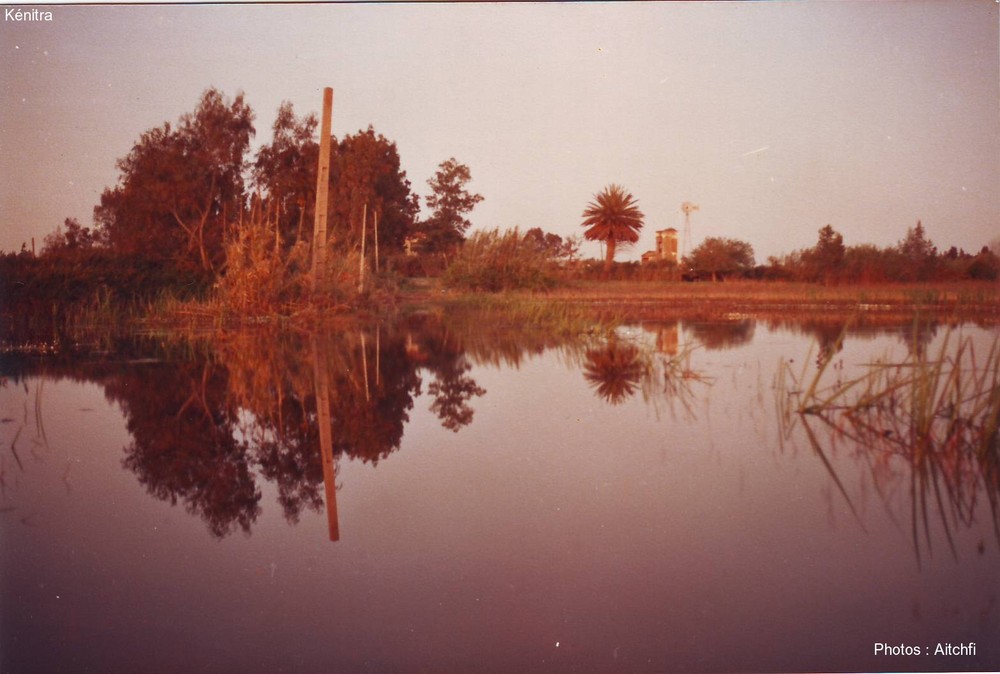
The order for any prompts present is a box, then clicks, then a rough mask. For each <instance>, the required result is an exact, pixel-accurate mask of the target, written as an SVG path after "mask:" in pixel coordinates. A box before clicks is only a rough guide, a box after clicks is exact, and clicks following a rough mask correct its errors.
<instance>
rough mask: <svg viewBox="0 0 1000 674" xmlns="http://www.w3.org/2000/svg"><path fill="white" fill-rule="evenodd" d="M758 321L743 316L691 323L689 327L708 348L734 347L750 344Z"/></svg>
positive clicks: (695, 336) (696, 337)
mask: <svg viewBox="0 0 1000 674" xmlns="http://www.w3.org/2000/svg"><path fill="white" fill-rule="evenodd" d="M756 323H757V322H756V321H755V320H753V319H751V318H743V319H737V320H727V321H712V322H696V323H689V324H688V326H687V327H688V328H689V329H690V330H691V334H692V335H693V336H694V338H695V339H696V340H698V341H699V342H700V343H701V345H702V346H704V347H705V348H706V349H708V350H710V351H712V350H718V349H733V348H736V347H738V346H743V345H745V344H749V343H750V341H751V340H753V333H754V328H755V326H756Z"/></svg>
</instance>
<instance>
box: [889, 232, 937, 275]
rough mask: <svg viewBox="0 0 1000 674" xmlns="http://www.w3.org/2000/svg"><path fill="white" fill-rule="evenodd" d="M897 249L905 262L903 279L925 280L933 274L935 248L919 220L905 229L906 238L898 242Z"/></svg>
mask: <svg viewBox="0 0 1000 674" xmlns="http://www.w3.org/2000/svg"><path fill="white" fill-rule="evenodd" d="M898 249H899V254H900V255H901V256H902V259H903V262H904V264H905V267H904V269H903V273H904V275H905V280H907V281H927V280H929V279H930V278H931V277H932V276H933V273H934V266H935V265H934V262H935V257H936V256H937V249H936V248H935V247H934V244H932V243H931V241H930V239H928V238H927V235H926V233H925V232H924V226H923V224H921V222H920V221H919V220H917V225H916V227H911V228H910V229H908V230H906V238H904V239H903V240H902V241H900V242H899V245H898Z"/></svg>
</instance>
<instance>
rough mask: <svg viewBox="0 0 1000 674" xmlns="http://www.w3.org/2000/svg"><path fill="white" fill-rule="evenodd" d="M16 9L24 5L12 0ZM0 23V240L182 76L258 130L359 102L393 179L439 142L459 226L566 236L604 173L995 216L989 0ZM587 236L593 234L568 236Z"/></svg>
mask: <svg viewBox="0 0 1000 674" xmlns="http://www.w3.org/2000/svg"><path fill="white" fill-rule="evenodd" d="M6 7H11V6H10V5H8V6H6ZM17 7H19V8H21V9H24V8H26V7H28V6H23V5H22V6H17ZM43 9H45V10H46V11H51V12H52V15H53V17H52V18H53V20H52V21H51V22H17V21H11V20H6V17H5V20H4V21H3V22H0V92H2V94H0V97H2V98H0V250H4V251H16V250H19V249H20V247H21V245H22V243H26V244H27V245H28V247H29V248H30V245H31V243H30V241H31V238H32V237H34V238H35V239H36V245H37V246H38V247H39V248H40V247H41V240H42V238H43V237H44V236H45V235H46V234H47V233H49V232H51V231H53V230H54V229H55V228H56V227H57V226H59V225H60V224H61V223H62V222H63V220H64V219H65V218H67V217H74V218H77V219H78V220H80V222H81V223H83V224H85V225H89V224H91V223H92V213H93V207H94V205H95V204H97V203H98V200H99V198H100V194H101V192H102V191H103V190H104V189H105V188H106V187H109V186H113V185H114V184H115V183H116V181H117V180H118V175H119V174H118V171H117V169H116V167H115V162H116V161H117V159H118V158H120V157H122V156H124V155H126V154H127V153H128V152H129V150H130V149H131V148H132V146H133V144H134V143H135V142H136V140H138V138H139V136H140V135H141V134H142V132H143V131H145V130H147V129H150V128H152V127H155V126H159V125H161V124H162V123H163V122H165V121H170V122H175V121H176V120H177V118H178V117H180V116H181V115H182V114H184V113H185V112H189V111H191V110H193V109H194V107H195V106H196V104H197V102H198V99H199V97H200V95H201V93H202V92H203V91H204V90H205V89H207V88H208V87H213V86H214V87H217V88H219V89H221V90H222V91H223V92H224V93H225V94H226V95H228V96H229V97H232V96H234V95H235V94H236V93H237V92H239V91H243V92H245V95H246V100H247V102H248V103H249V104H250V105H251V107H252V108H253V109H254V111H255V112H256V128H257V136H256V139H255V143H256V146H259V145H260V144H263V143H266V142H268V141H269V140H270V129H271V125H272V123H273V122H274V118H275V113H276V111H277V109H278V106H279V105H280V103H281V102H282V101H283V100H287V101H290V102H292V103H293V105H294V106H295V110H296V111H297V112H298V113H307V112H316V113H318V112H319V110H320V108H321V105H322V90H323V87H325V86H330V87H333V89H334V110H333V133H334V135H336V136H338V137H342V136H343V135H345V134H348V133H355V132H357V131H358V130H361V129H364V128H367V126H368V125H369V124H371V125H373V126H374V128H375V130H376V132H378V133H381V134H383V135H385V136H386V137H387V138H389V139H390V140H392V141H395V142H396V144H397V147H398V150H399V154H400V157H401V161H402V168H403V169H404V170H405V171H406V173H407V176H408V178H409V179H410V181H411V182H412V186H413V190H414V191H415V192H416V193H417V194H419V195H420V196H421V203H423V197H424V196H426V194H427V193H428V191H429V188H428V186H427V180H428V179H430V178H431V177H432V176H433V174H434V171H435V169H436V168H437V166H438V165H439V164H440V163H441V162H442V161H444V160H446V159H448V158H449V157H455V158H456V159H458V161H460V162H462V163H464V164H466V165H467V166H468V167H469V168H470V170H471V172H472V177H473V180H472V182H471V183H470V186H469V187H470V189H472V190H473V191H475V192H477V193H479V194H482V195H483V197H484V200H483V201H482V202H481V203H480V204H479V205H478V206H477V207H476V209H475V210H474V211H473V213H472V214H471V216H470V219H471V220H472V222H473V229H492V228H500V229H507V228H512V227H514V226H519V227H521V228H522V229H527V228H531V227H541V228H542V229H544V230H546V231H551V232H555V233H557V234H560V235H562V236H570V235H580V234H582V232H583V228H582V227H581V221H582V215H581V214H582V212H583V210H584V209H585V208H586V206H587V203H588V202H589V201H590V200H592V199H593V197H594V195H595V194H596V193H597V192H599V191H600V190H601V189H602V188H604V187H605V186H607V185H608V184H610V183H618V184H621V185H623V186H624V187H626V189H628V190H629V191H630V192H631V193H632V194H633V195H634V196H635V197H636V199H637V200H638V202H639V207H640V209H641V210H642V212H643V213H644V214H645V223H646V226H645V228H644V229H643V231H642V234H641V238H640V241H639V243H638V244H636V246H634V247H633V248H632V249H631V250H626V251H624V252H622V253H620V254H619V256H618V259H622V260H627V259H633V260H634V259H638V257H639V255H640V254H641V253H642V252H643V251H645V250H649V249H652V248H653V246H654V238H655V236H654V233H655V231H656V230H658V229H664V228H667V227H675V228H677V229H678V230H680V231H681V232H683V227H684V225H683V223H684V216H683V214H682V213H681V210H680V205H681V203H683V202H685V201H690V202H693V203H696V204H698V206H699V210H698V211H697V212H695V213H693V214H692V215H691V231H692V241H691V242H690V243H689V246H694V245H697V244H698V243H700V242H701V241H702V240H703V239H704V238H705V237H708V236H721V237H731V238H736V239H740V240H743V241H747V242H749V243H750V244H751V245H752V246H753V248H754V251H755V253H756V258H757V261H758V262H759V263H764V262H765V261H766V260H767V258H768V256H771V255H782V254H785V253H789V252H792V251H794V250H797V249H802V248H806V247H809V246H812V245H814V244H815V243H816V240H817V237H818V230H819V229H820V228H821V227H823V226H824V225H826V224H830V225H832V226H833V227H834V229H836V230H837V231H838V232H840V233H841V234H843V236H844V242H845V243H846V244H847V245H856V244H862V243H872V244H875V245H878V246H889V245H893V244H895V243H896V242H898V241H900V240H901V239H903V237H904V236H905V235H906V232H907V229H908V228H910V227H913V226H914V225H915V224H916V222H917V221H918V220H920V221H921V222H922V223H923V225H924V227H925V229H926V232H927V234H928V236H929V237H930V238H931V240H932V241H933V242H934V243H935V244H936V245H937V246H938V248H939V249H941V250H944V249H946V248H948V247H950V246H952V245H955V246H958V247H960V248H964V249H966V250H967V251H978V250H979V249H980V248H981V247H982V246H983V245H985V244H987V243H989V242H990V241H992V240H994V239H997V238H1000V47H998V45H1000V30H998V26H1000V22H998V17H1000V12H998V9H1000V5H998V3H997V2H994V1H992V0H932V1H913V0H902V1H900V2H891V3H882V2H853V1H850V0H848V1H846V2H826V1H823V2H820V1H797V2H760V3H748V2H719V3H698V2H691V3H687V2H685V3H680V2H665V3H657V2H648V3H647V2H643V3H608V4H605V3H600V2H594V3H551V4H532V3H516V4H478V3H468V4H464V3H463V4H458V3H440V4H420V3H414V4H378V3H375V4H322V5H310V4H295V5H282V4H255V5H127V6H126V5H120V6H114V5H112V6H46V7H44V8H43ZM582 252H583V254H584V255H587V256H598V255H599V254H600V251H599V249H598V244H596V243H586V244H585V245H584V247H583V250H582Z"/></svg>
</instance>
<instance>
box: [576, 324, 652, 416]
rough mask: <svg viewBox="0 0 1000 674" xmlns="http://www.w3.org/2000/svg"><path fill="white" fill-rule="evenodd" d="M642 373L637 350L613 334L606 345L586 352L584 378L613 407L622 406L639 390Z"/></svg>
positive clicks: (642, 367) (641, 364) (642, 369)
mask: <svg viewBox="0 0 1000 674" xmlns="http://www.w3.org/2000/svg"><path fill="white" fill-rule="evenodd" d="M644 370H645V368H644V366H643V363H642V361H641V360H640V358H639V349H638V347H636V346H634V345H632V344H623V343H621V342H619V341H618V339H617V338H616V337H615V336H614V334H613V333H612V336H611V337H610V338H609V339H608V342H607V344H605V345H604V346H601V347H598V348H592V349H588V350H587V352H586V354H585V355H584V364H583V376H584V378H585V379H586V380H587V382H588V383H589V384H590V386H591V388H593V389H594V390H595V392H596V393H597V395H598V396H599V397H601V398H603V399H604V400H605V401H607V402H608V403H610V404H612V405H619V404H621V403H623V402H624V401H625V400H627V399H628V398H630V397H631V396H632V395H633V394H634V393H635V392H636V391H637V390H638V388H639V385H640V382H641V380H642V375H643V372H644Z"/></svg>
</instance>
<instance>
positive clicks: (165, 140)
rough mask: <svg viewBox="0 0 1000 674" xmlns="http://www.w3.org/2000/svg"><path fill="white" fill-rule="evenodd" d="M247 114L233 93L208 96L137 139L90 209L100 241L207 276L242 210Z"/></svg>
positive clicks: (248, 130) (219, 258) (125, 252)
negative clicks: (174, 124) (227, 230)
mask: <svg viewBox="0 0 1000 674" xmlns="http://www.w3.org/2000/svg"><path fill="white" fill-rule="evenodd" d="M253 120H254V114H253V111H252V110H251V109H250V106H249V105H247V104H246V103H245V102H244V100H243V94H242V93H241V94H238V95H237V96H236V98H235V99H234V100H233V101H231V102H230V101H228V100H227V99H225V98H224V96H223V94H222V93H221V92H219V91H218V90H217V89H208V90H207V91H205V93H204V94H202V97H201V100H200V101H199V103H198V106H197V108H196V109H195V111H194V112H193V113H187V114H185V115H183V116H182V117H181V118H180V120H179V121H178V124H177V127H176V128H173V127H172V126H171V125H170V124H169V123H165V124H164V125H163V126H161V127H157V128H154V129H151V130H149V131H146V132H145V133H143V134H142V136H141V137H140V138H139V140H138V141H137V142H136V144H135V145H134V146H133V147H132V150H131V151H130V152H129V154H128V155H126V156H125V157H123V158H122V159H120V160H118V163H117V166H118V169H119V171H120V172H121V175H120V177H119V181H118V185H117V186H116V187H114V188H108V189H106V190H105V191H104V193H103V194H102V195H101V202H100V205H98V206H97V207H96V208H95V209H94V220H95V221H96V222H97V225H98V228H99V230H100V232H101V236H102V237H105V238H106V239H107V241H108V244H109V245H110V246H111V248H112V250H114V251H115V252H117V253H119V254H123V255H141V256H145V257H149V258H158V259H167V260H170V261H171V262H172V263H174V264H175V265H176V266H177V267H178V268H181V269H192V268H194V269H201V270H205V271H213V270H215V269H217V268H218V265H219V264H220V263H221V261H222V257H223V251H222V247H223V239H224V232H225V228H226V225H227V223H228V222H229V221H230V220H235V219H236V218H237V217H238V216H239V214H240V213H241V211H242V209H243V204H244V197H245V194H244V182H243V170H244V163H245V157H246V153H247V151H248V149H249V146H250V139H251V138H252V137H253V135H254V133H255V131H254V127H253Z"/></svg>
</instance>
